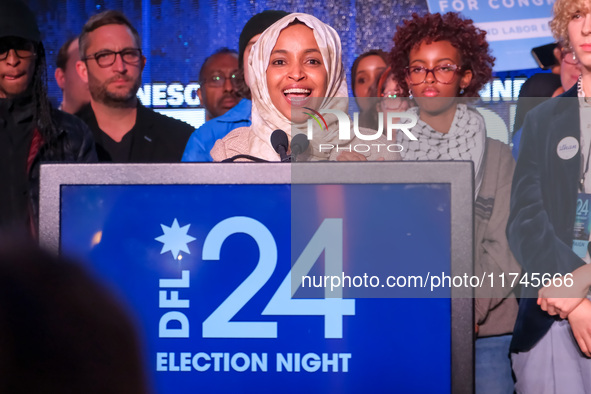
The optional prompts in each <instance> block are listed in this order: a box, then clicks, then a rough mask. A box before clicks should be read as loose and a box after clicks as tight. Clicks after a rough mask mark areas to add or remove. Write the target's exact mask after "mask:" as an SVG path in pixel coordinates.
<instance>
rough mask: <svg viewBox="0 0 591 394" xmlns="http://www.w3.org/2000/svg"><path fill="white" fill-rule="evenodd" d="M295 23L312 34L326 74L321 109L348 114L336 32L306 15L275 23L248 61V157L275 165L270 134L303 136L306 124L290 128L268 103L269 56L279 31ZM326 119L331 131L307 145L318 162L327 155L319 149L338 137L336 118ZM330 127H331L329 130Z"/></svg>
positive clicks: (289, 17) (345, 87)
mask: <svg viewBox="0 0 591 394" xmlns="http://www.w3.org/2000/svg"><path fill="white" fill-rule="evenodd" d="M296 19H297V20H298V21H300V22H302V23H304V24H305V25H306V26H308V27H309V28H310V29H312V30H313V32H314V38H315V39H316V43H317V44H318V48H320V53H321V55H322V60H323V62H324V67H325V68H326V71H327V76H328V83H327V89H326V98H325V99H324V100H323V101H322V104H321V105H320V109H322V108H330V109H337V110H341V111H343V112H345V113H346V112H347V106H348V101H347V99H346V98H347V97H348V91H347V81H346V77H345V70H344V68H343V62H342V57H341V55H342V54H341V39H340V38H339V35H338V34H337V32H336V31H335V30H334V29H333V28H332V27H330V26H328V25H327V24H325V23H323V22H321V21H320V20H319V19H318V18H316V17H314V16H312V15H308V14H302V13H294V14H289V15H287V16H285V17H284V18H282V19H280V20H278V21H277V22H275V23H274V24H273V25H271V26H270V27H269V28H268V29H267V30H265V31H264V32H263V34H262V35H261V37H260V38H259V40H258V41H257V42H256V43H255V44H254V45H253V47H252V50H251V52H250V56H249V58H248V84H249V86H250V91H251V94H252V125H251V126H250V127H251V130H252V133H251V138H250V140H249V154H251V155H253V156H256V157H260V158H262V159H265V160H273V161H276V160H278V157H279V155H278V154H277V153H276V152H275V150H274V149H273V147H272V145H271V141H270V139H271V133H272V132H273V131H274V130H277V129H281V130H283V131H285V132H286V133H287V135H288V138H289V139H291V135H292V134H296V129H297V131H298V132H300V131H301V132H304V131H305V127H306V125H305V124H300V125H296V124H294V125H292V123H291V122H290V120H289V119H287V118H286V117H285V116H284V115H283V114H282V113H281V112H279V110H278V109H277V108H276V107H275V106H274V105H273V103H272V101H271V97H270V96H269V90H268V86H267V67H268V66H269V60H270V58H271V52H272V51H273V48H274V47H275V44H276V43H277V39H278V38H279V34H280V33H281V31H282V30H283V29H285V28H286V27H287V26H288V25H289V24H290V23H292V22H294V21H295V20H296ZM326 119H327V122H328V126H329V127H328V130H331V131H330V132H328V133H323V135H321V136H318V135H317V134H315V135H314V141H310V144H311V146H312V155H314V156H316V157H317V158H320V159H323V158H324V159H326V158H328V156H329V153H330V152H322V153H320V152H319V151H318V145H319V144H320V143H323V142H326V141H332V140H333V139H336V138H337V136H336V134H338V127H334V125H335V124H336V122H337V119H336V117H335V116H332V115H327V116H326ZM331 124H332V125H333V127H330V126H331ZM292 127H293V129H294V132H293V133H292ZM319 137H320V138H319Z"/></svg>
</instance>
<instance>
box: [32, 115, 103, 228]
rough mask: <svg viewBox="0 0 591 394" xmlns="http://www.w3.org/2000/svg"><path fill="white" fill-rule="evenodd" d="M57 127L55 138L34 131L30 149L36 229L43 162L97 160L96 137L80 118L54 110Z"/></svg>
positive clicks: (89, 161) (34, 224)
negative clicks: (94, 137)
mask: <svg viewBox="0 0 591 394" xmlns="http://www.w3.org/2000/svg"><path fill="white" fill-rule="evenodd" d="M52 119H53V122H54V124H55V126H56V129H57V130H56V133H55V135H54V136H53V137H50V138H47V137H42V136H41V134H40V133H39V131H38V130H35V131H34V134H33V142H32V144H31V149H30V150H29V164H28V174H29V185H30V189H29V190H30V204H29V205H30V207H29V209H30V217H31V219H32V225H33V226H34V229H33V230H35V232H36V229H37V228H38V225H39V223H38V220H39V175H40V167H41V164H42V163H50V162H60V163H63V162H66V163H95V162H97V157H96V152H95V149H94V139H93V138H92V133H91V132H90V130H89V129H88V127H87V126H86V125H85V124H84V123H83V122H82V121H81V120H80V119H78V118H76V117H75V116H72V115H70V114H67V113H65V112H62V111H58V110H55V109H54V110H52Z"/></svg>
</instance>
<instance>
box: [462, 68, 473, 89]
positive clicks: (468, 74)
mask: <svg viewBox="0 0 591 394" xmlns="http://www.w3.org/2000/svg"><path fill="white" fill-rule="evenodd" d="M472 76H473V75H472V70H466V71H464V74H463V75H462V78H461V79H460V88H462V89H466V88H467V87H468V86H470V83H471V82H472Z"/></svg>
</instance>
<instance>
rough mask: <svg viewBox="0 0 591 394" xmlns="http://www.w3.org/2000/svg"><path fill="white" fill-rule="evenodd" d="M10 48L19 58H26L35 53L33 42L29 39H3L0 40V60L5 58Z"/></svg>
mask: <svg viewBox="0 0 591 394" xmlns="http://www.w3.org/2000/svg"><path fill="white" fill-rule="evenodd" d="M11 49H12V50H14V54H15V55H16V57H18V58H19V59H28V58H30V57H33V56H35V55H36V53H35V44H33V43H32V42H31V41H28V40H23V39H20V38H14V39H4V40H0V60H6V59H7V58H8V54H9V53H10V50H11Z"/></svg>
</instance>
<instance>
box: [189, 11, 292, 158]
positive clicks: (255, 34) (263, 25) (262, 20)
mask: <svg viewBox="0 0 591 394" xmlns="http://www.w3.org/2000/svg"><path fill="white" fill-rule="evenodd" d="M286 15H288V13H287V12H285V11H276V10H267V11H263V12H261V13H258V14H256V15H254V16H253V17H252V18H250V19H249V20H248V22H246V25H244V28H243V29H242V33H240V40H239V42H238V49H239V50H238V72H237V74H236V75H235V76H236V86H235V88H236V91H237V92H238V96H240V97H242V100H240V102H239V103H238V104H237V105H236V106H234V107H233V108H232V109H231V110H229V111H227V112H226V113H225V114H223V115H222V116H218V117H217V118H213V119H211V120H209V121H207V122H205V123H204V124H203V125H202V126H201V127H200V128H198V129H197V130H196V131H195V132H194V133H193V135H191V138H190V139H189V142H188V143H187V146H186V148H185V153H184V154H183V161H187V162H204V161H205V162H207V161H213V159H212V158H211V155H210V154H209V151H210V150H211V148H213V145H214V144H215V142H216V141H217V140H218V139H220V138H224V137H225V136H226V134H228V133H229V132H230V131H232V130H234V129H237V128H239V127H248V126H250V123H251V121H250V114H251V110H252V101H250V89H249V87H248V85H247V83H246V80H247V78H246V75H245V74H246V73H247V71H248V67H247V66H248V56H249V54H250V49H251V48H252V46H253V45H254V43H255V42H257V40H258V39H259V37H260V36H261V34H262V33H263V32H264V31H265V30H266V29H267V28H268V27H269V26H271V25H272V24H273V23H275V22H277V21H278V20H279V19H281V18H283V17H284V16H286Z"/></svg>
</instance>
